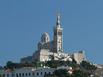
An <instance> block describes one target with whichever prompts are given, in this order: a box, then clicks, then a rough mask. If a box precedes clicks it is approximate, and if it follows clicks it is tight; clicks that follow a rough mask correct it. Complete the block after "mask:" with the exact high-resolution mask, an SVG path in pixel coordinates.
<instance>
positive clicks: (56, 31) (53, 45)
mask: <svg viewBox="0 0 103 77" xmlns="http://www.w3.org/2000/svg"><path fill="white" fill-rule="evenodd" d="M37 47H38V49H37V50H36V51H35V53H34V54H33V55H32V56H28V57H25V58H22V59H21V63H26V62H28V63H31V62H35V61H50V60H51V59H54V60H64V61H67V60H69V61H72V59H76V60H77V58H76V57H77V55H76V54H72V55H70V54H68V53H65V52H64V50H63V28H62V27H61V22H60V15H59V14H58V16H57V21H56V25H55V27H54V28H53V40H50V36H49V34H48V33H47V32H44V33H43V34H42V36H41V40H40V41H39V42H38V46H37ZM78 54H79V53H78ZM80 54H81V55H82V56H81V57H79V58H78V60H77V61H78V63H80V62H81V61H82V60H84V59H85V54H84V53H80ZM75 56H76V57H75ZM79 60H81V61H79Z"/></svg>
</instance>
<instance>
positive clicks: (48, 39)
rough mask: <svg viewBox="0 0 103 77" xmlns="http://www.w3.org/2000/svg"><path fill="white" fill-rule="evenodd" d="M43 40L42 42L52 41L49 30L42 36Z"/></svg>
mask: <svg viewBox="0 0 103 77" xmlns="http://www.w3.org/2000/svg"><path fill="white" fill-rule="evenodd" d="M41 42H42V43H47V42H50V37H49V34H48V33H47V32H45V33H43V35H42V37H41Z"/></svg>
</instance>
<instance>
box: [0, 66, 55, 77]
mask: <svg viewBox="0 0 103 77" xmlns="http://www.w3.org/2000/svg"><path fill="white" fill-rule="evenodd" d="M54 71H55V69H54V68H38V69H35V68H33V67H24V68H20V69H15V70H13V71H11V70H3V71H2V74H1V75H2V76H3V77H44V76H45V75H46V74H50V75H51V74H53V72H54Z"/></svg>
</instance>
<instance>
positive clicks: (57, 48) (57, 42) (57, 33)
mask: <svg viewBox="0 0 103 77" xmlns="http://www.w3.org/2000/svg"><path fill="white" fill-rule="evenodd" d="M53 52H56V53H57V52H63V28H61V23H60V14H58V15H57V21H56V26H55V27H54V38H53Z"/></svg>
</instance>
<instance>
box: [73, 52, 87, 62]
mask: <svg viewBox="0 0 103 77" xmlns="http://www.w3.org/2000/svg"><path fill="white" fill-rule="evenodd" d="M73 58H74V60H75V61H76V62H77V64H80V63H81V62H82V61H85V60H86V57H85V53H84V51H79V52H77V53H74V54H73Z"/></svg>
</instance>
